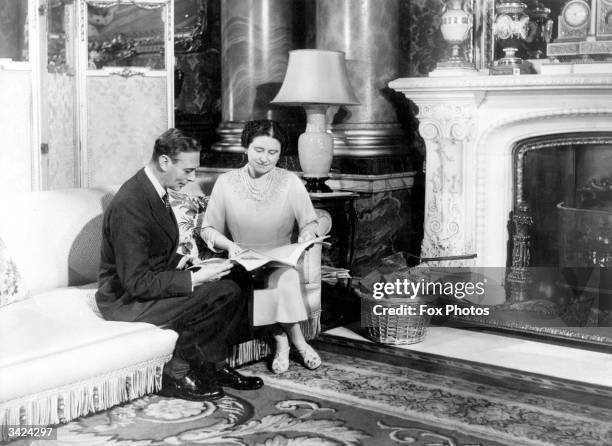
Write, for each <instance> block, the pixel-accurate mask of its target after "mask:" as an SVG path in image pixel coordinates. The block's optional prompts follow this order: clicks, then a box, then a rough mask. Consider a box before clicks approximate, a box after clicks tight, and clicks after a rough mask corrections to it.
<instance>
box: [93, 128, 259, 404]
mask: <svg viewBox="0 0 612 446" xmlns="http://www.w3.org/2000/svg"><path fill="white" fill-rule="evenodd" d="M200 149H201V148H200V145H199V144H198V143H197V142H196V141H195V140H194V139H192V138H189V137H186V136H185V135H183V134H182V133H181V132H180V131H179V130H176V129H170V130H168V131H166V132H164V133H163V134H162V135H161V136H160V137H159V138H158V139H157V140H156V141H155V147H154V149H153V156H152V158H151V161H149V163H148V164H147V165H146V166H145V167H144V168H143V169H141V170H140V171H138V173H136V175H134V176H133V177H132V178H130V179H129V180H128V181H127V182H125V184H123V186H121V188H120V189H119V191H118V192H117V194H116V195H115V197H114V198H113V200H112V202H111V203H110V205H109V207H108V208H107V209H106V211H105V213H104V223H103V227H102V231H103V234H102V262H101V266H100V274H99V277H98V285H99V289H98V292H97V293H96V301H97V303H98V307H99V308H100V311H101V312H102V314H103V316H104V318H105V319H107V320H113V321H130V322H149V323H152V324H155V325H157V326H160V327H165V328H171V329H173V330H175V331H176V332H178V334H179V337H178V340H177V343H176V347H175V350H174V354H173V357H172V359H171V360H170V362H169V363H168V364H166V366H165V367H164V377H163V387H162V391H161V394H162V395H165V396H174V397H179V398H184V399H189V400H196V401H199V400H209V399H217V398H221V397H222V396H223V395H224V393H223V389H222V387H221V386H222V385H224V386H229V387H232V388H236V389H241V390H247V389H256V388H259V387H261V386H262V385H263V382H262V380H261V379H260V378H257V377H246V376H243V375H241V374H239V373H238V372H236V371H235V370H234V369H231V368H230V367H229V366H227V365H225V357H226V355H227V347H228V345H229V344H230V343H231V342H232V335H233V334H235V333H237V332H238V331H239V329H240V328H241V327H240V325H241V324H245V323H247V322H246V319H245V318H243V316H244V314H245V305H246V300H247V299H246V298H245V297H244V296H243V295H242V291H241V289H240V287H239V286H238V285H237V284H236V282H234V281H231V280H227V279H223V280H221V279H222V278H223V277H225V276H227V275H228V274H229V273H230V272H231V271H230V270H231V269H232V264H231V263H229V262H223V263H221V264H213V265H205V266H204V267H202V268H201V269H199V270H193V271H191V270H180V269H177V266H178V265H179V263H182V262H181V256H180V255H178V254H177V253H176V249H177V246H178V239H179V234H178V226H177V222H176V219H175V217H174V214H173V212H172V209H171V208H170V206H169V204H168V193H167V189H172V190H180V189H181V188H182V187H183V186H185V185H186V184H187V183H188V182H191V181H194V179H195V170H196V167H198V166H199V163H200Z"/></svg>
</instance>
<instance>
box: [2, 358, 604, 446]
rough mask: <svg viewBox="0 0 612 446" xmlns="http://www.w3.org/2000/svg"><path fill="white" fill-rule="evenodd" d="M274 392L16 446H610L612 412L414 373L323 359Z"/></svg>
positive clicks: (76, 427) (135, 415)
mask: <svg viewBox="0 0 612 446" xmlns="http://www.w3.org/2000/svg"><path fill="white" fill-rule="evenodd" d="M320 353H321V356H322V359H323V365H322V366H321V367H320V368H319V369H317V370H314V371H310V370H306V369H304V368H303V367H301V366H300V365H298V364H296V363H294V362H292V363H291V367H290V369H289V371H288V372H286V373H284V374H282V375H274V374H272V373H271V372H269V371H268V370H267V366H266V364H265V363H264V362H259V363H255V364H252V365H250V366H248V367H245V368H243V369H242V370H241V371H242V372H243V373H245V374H257V375H260V376H262V377H263V378H264V381H265V383H266V385H265V386H264V387H263V388H261V389H258V390H256V391H251V392H247V391H242V392H240V391H233V390H231V391H229V392H228V394H227V395H226V396H225V397H224V398H222V399H220V400H218V401H213V402H191V401H184V400H179V399H171V398H170V399H169V398H164V397H160V396H157V395H149V396H146V397H144V398H140V399H138V400H134V401H132V402H130V403H126V404H123V405H121V406H117V407H115V408H113V409H110V410H107V411H105V412H102V413H99V414H94V415H91V416H88V417H83V418H80V419H78V420H75V421H73V422H71V423H68V424H66V425H63V426H59V427H58V428H57V440H51V439H46V440H38V441H36V440H20V441H15V442H11V445H13V446H24V445H40V446H75V445H88V446H102V445H111V446H162V445H164V446H169V445H177V446H178V445H244V446H247V445H257V446H315V445H316V446H328V445H329V446H331V445H341V446H358V445H374V446H379V445H399V444H410V445H413V446H509V445H516V446H546V445H551V446H552V445H554V446H604V445H608V446H609V445H611V444H612V410H609V409H604V408H601V407H593V406H589V405H588V404H581V403H571V402H567V401H563V400H560V399H559V400H558V399H554V398H549V397H542V396H538V395H533V394H530V393H523V392H520V391H512V390H508V389H501V388H499V387H495V386H491V385H487V384H481V383H475V382H473V381H468V380H465V379H461V378H456V377H452V376H447V375H443V374H436V373H431V372H423V371H419V370H414V369H411V368H408V367H400V366H394V365H390V364H385V363H380V362H375V361H369V360H364V359H360V358H354V357H351V356H347V355H341V354H336V353H329V352H320Z"/></svg>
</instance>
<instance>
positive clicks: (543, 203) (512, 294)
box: [506, 133, 612, 332]
mask: <svg viewBox="0 0 612 446" xmlns="http://www.w3.org/2000/svg"><path fill="white" fill-rule="evenodd" d="M509 228H510V238H509V240H510V243H509V255H508V262H507V263H508V267H509V269H508V271H509V273H508V275H507V286H506V290H507V299H508V300H509V301H510V302H513V303H516V304H519V305H520V304H521V303H522V304H523V305H524V306H525V308H528V307H530V308H538V309H540V311H544V312H545V313H547V314H549V315H551V316H554V317H558V318H560V319H561V320H562V321H563V324H564V325H566V326H568V327H610V330H611V332H612V134H610V133H606V134H599V133H589V134H584V133H583V134H561V135H552V136H546V137H539V138H532V139H528V140H524V141H521V142H520V143H518V144H517V145H516V147H515V150H514V209H513V211H512V213H511V216H510V221H509Z"/></svg>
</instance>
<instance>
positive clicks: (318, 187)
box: [303, 177, 333, 193]
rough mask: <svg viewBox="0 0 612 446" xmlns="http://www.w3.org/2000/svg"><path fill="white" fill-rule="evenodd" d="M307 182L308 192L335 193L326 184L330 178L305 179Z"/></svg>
mask: <svg viewBox="0 0 612 446" xmlns="http://www.w3.org/2000/svg"><path fill="white" fill-rule="evenodd" d="M303 180H304V181H306V190H307V191H308V192H319V193H320V192H324V193H329V192H333V190H331V189H330V188H329V186H328V185H327V184H325V182H326V181H327V180H329V177H303Z"/></svg>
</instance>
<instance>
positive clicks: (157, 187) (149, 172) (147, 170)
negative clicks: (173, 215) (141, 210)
mask: <svg viewBox="0 0 612 446" xmlns="http://www.w3.org/2000/svg"><path fill="white" fill-rule="evenodd" d="M144 172H145V175H146V176H147V178H149V181H151V183H152V184H153V187H154V188H155V190H156V191H157V195H159V198H161V199H162V200H163V199H164V195H166V192H167V191H166V188H164V186H162V185H161V183H160V182H159V180H158V179H157V178H155V175H153V171H152V170H151V169H150V168H149V166H145V168H144Z"/></svg>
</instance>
